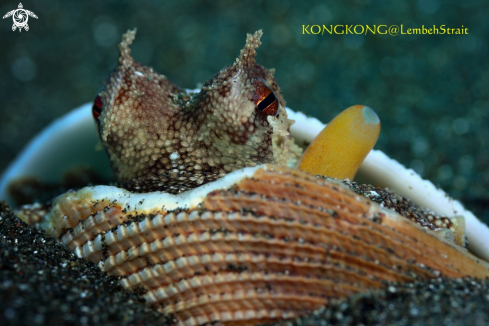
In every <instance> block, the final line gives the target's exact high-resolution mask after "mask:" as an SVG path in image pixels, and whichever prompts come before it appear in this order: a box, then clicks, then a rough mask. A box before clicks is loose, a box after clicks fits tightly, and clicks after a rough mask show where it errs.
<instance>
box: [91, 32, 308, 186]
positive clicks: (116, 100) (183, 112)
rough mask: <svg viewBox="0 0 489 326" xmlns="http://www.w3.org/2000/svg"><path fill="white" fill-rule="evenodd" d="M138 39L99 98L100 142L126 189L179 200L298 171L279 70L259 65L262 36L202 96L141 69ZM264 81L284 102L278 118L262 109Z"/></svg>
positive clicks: (127, 40) (129, 36)
mask: <svg viewBox="0 0 489 326" xmlns="http://www.w3.org/2000/svg"><path fill="white" fill-rule="evenodd" d="M135 35H136V32H135V31H129V32H127V33H126V34H124V36H123V41H122V43H121V44H120V47H119V49H120V57H119V65H118V66H117V68H116V69H115V70H114V72H112V74H111V75H110V76H109V77H108V79H107V81H106V83H105V87H104V89H103V90H102V91H101V92H100V94H99V96H100V98H101V99H102V102H103V108H102V113H101V115H100V118H99V134H100V138H101V140H102V144H103V145H104V147H105V149H106V151H107V153H108V155H109V157H110V160H111V163H112V166H113V168H114V170H115V172H116V174H117V176H118V177H119V180H120V181H121V182H122V183H123V184H124V186H125V187H126V188H129V189H130V190H133V191H138V192H145V191H152V190H163V191H166V192H170V193H179V192H182V191H185V190H187V189H191V188H194V187H197V186H199V185H201V184H204V183H207V182H210V181H213V180H216V179H218V178H219V177H222V176H224V175H225V174H227V173H229V172H231V171H234V170H237V169H239V168H242V167H246V166H254V165H257V164H262V163H274V164H280V165H293V164H295V162H296V161H297V159H298V157H299V155H300V154H301V150H300V149H299V148H298V146H296V145H295V144H294V142H293V140H292V139H291V136H290V134H289V126H290V125H291V124H292V121H291V120H288V119H287V113H286V111H285V101H284V99H283V97H282V95H281V92H280V88H279V86H278V85H277V82H276V80H275V78H274V76H273V73H274V71H273V69H272V70H268V69H266V68H264V67H262V66H260V65H259V64H257V63H256V61H255V56H256V49H257V48H258V46H259V45H260V44H261V42H260V37H261V35H262V32H261V31H258V32H256V33H255V34H253V35H251V34H249V35H248V36H247V40H246V45H245V47H244V49H242V50H241V53H240V55H239V57H238V58H237V59H236V62H235V63H234V64H232V65H230V66H228V67H226V68H224V69H223V70H222V71H221V72H219V73H218V74H216V75H215V76H214V77H213V78H212V79H211V80H209V81H207V82H206V83H205V84H204V86H203V88H202V90H201V91H200V93H198V94H187V93H186V92H185V91H182V90H181V89H180V88H179V87H178V86H176V85H174V84H173V83H172V82H170V81H169V80H168V79H167V78H166V77H165V76H163V75H160V74H158V73H156V72H154V71H153V69H152V68H149V67H145V66H143V65H141V64H140V63H137V62H135V61H134V60H133V58H132V57H131V51H130V49H129V45H130V44H131V43H132V41H133V40H134V38H135ZM257 81H258V82H257ZM262 81H264V82H265V84H267V85H268V86H265V87H271V90H272V91H273V93H274V94H275V95H276V97H277V100H278V102H279V103H280V105H279V111H278V114H277V115H276V116H274V115H267V114H266V113H264V112H260V111H259V110H258V109H257V108H256V104H255V101H254V98H255V92H256V91H257V90H258V89H260V90H261V91H262V88H263V86H262V85H261V83H262Z"/></svg>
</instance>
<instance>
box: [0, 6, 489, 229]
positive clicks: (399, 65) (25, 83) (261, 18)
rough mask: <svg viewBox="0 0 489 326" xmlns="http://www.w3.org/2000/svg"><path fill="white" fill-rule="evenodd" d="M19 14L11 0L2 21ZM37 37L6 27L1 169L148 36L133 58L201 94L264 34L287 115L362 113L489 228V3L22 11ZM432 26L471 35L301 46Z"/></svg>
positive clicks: (0, 94)
mask: <svg viewBox="0 0 489 326" xmlns="http://www.w3.org/2000/svg"><path fill="white" fill-rule="evenodd" d="M17 5H18V3H17V2H14V1H8V2H5V1H3V2H2V4H1V5H0V14H1V15H2V16H3V15H4V14H5V13H6V12H8V11H10V10H13V9H16V8H17ZM23 5H24V8H25V9H28V10H31V11H33V12H34V13H35V14H36V15H37V16H38V17H39V18H38V19H34V18H29V22H28V23H29V26H30V30H29V31H28V32H26V31H22V32H21V33H19V32H18V31H16V32H12V30H11V26H12V20H11V18H8V19H4V20H1V21H0V49H1V51H0V154H1V155H0V171H2V170H3V169H5V168H6V167H7V165H8V164H9V162H10V161H11V160H12V159H13V158H14V157H15V156H16V154H17V153H18V152H19V151H20V150H21V149H22V147H23V146H24V145H25V144H26V143H27V142H28V141H29V140H30V139H31V138H32V137H33V136H34V135H35V134H36V133H37V132H39V131H40V130H42V128H44V127H45V126H46V125H47V124H49V123H50V122H51V121H52V120H53V119H55V118H56V117H58V116H60V115H62V114H64V113H66V112H68V111H70V110H71V109H72V108H74V107H77V106H79V105H81V104H83V103H86V102H89V101H92V100H93V98H94V96H95V94H96V93H97V91H98V90H99V88H100V87H101V85H102V83H103V80H104V78H105V76H106V75H107V74H108V73H109V72H110V71H111V69H113V68H114V66H115V65H116V60H117V44H118V42H119V41H120V38H121V34H122V33H123V32H125V31H126V30H127V29H130V28H134V27H137V28H138V36H137V38H136V41H135V44H134V46H133V54H134V57H135V58H136V60H138V61H140V62H142V63H143V64H146V65H149V66H152V67H154V68H155V69H156V70H157V71H159V72H161V73H164V74H165V75H167V76H168V77H169V78H170V79H172V80H173V81H174V82H176V83H177V84H179V85H180V86H182V87H186V88H193V87H196V86H197V85H198V84H199V83H203V82H204V81H206V80H207V79H209V78H210V77H211V76H212V75H213V74H214V73H217V72H218V71H219V70H220V69H222V68H223V67H224V66H225V65H227V64H230V63H232V62H233V61H234V59H235V58H236V56H237V55H238V53H239V50H240V49H241V48H242V46H243V45H244V42H245V38H246V33H250V32H254V31H256V30H258V29H263V31H264V36H263V38H262V42H263V45H262V46H261V47H260V49H259V50H258V62H259V63H260V64H262V65H264V66H266V67H268V68H272V67H274V68H276V70H277V72H276V78H277V81H278V83H279V85H280V86H281V88H282V90H283V94H284V97H285V99H286V101H287V104H288V106H289V107H290V108H292V109H294V110H298V111H304V112H306V113H307V114H309V115H312V116H315V117H317V118H319V119H320V120H322V121H323V122H327V121H329V120H330V119H332V118H333V117H334V116H335V115H336V114H337V113H339V112H340V111H341V110H343V109H345V108H347V107H349V106H351V105H354V104H365V105H368V106H370V107H372V108H373V109H374V110H375V111H376V112H377V113H378V115H379V116H380V119H381V121H382V132H381V136H380V139H379V142H378V144H377V146H376V148H378V149H381V150H383V151H384V152H386V153H387V154H388V155H390V156H391V157H393V158H395V159H397V160H398V161H399V162H401V163H402V164H404V165H406V166H408V167H411V168H413V169H415V170H416V171H418V172H419V173H420V174H421V175H422V176H423V177H425V178H427V179H430V180H432V181H433V182H434V183H435V184H436V185H439V186H441V187H442V188H443V189H445V190H446V191H448V192H449V193H450V194H451V195H452V196H453V197H455V198H457V199H460V200H462V202H463V203H464V204H465V205H466V206H467V208H469V209H471V210H473V211H474V212H475V213H476V214H477V215H479V216H480V217H481V218H482V219H484V220H485V221H486V222H487V221H489V209H487V208H485V206H487V204H488V203H489V192H488V191H487V189H488V188H489V187H488V184H489V168H488V167H489V150H488V149H489V120H488V119H489V74H488V72H489V62H488V60H487V59H488V57H489V56H488V54H489V46H488V43H487V39H488V38H489V23H488V19H487V17H488V14H489V10H488V8H489V5H488V3H487V2H486V1H483V0H469V1H464V2H461V1H451V0H448V1H441V0H418V1H411V2H407V1H401V0H395V1H369V0H357V1H336V2H334V3H333V2H332V1H307V2H306V1H304V2H302V3H299V2H296V1H234V2H231V1H130V2H129V1H104V2H94V1H91V2H89V1H47V0H36V1H27V2H23ZM314 24H318V25H323V24H325V25H336V24H341V25H345V24H353V25H366V24H368V25H370V26H373V25H381V24H384V25H387V26H390V25H398V26H399V27H400V26H401V25H403V28H404V30H406V29H407V28H412V27H418V28H421V27H422V25H425V27H427V28H431V27H432V26H433V25H437V26H441V25H445V27H449V28H461V27H462V25H463V27H464V28H468V32H469V34H468V35H398V36H389V35H378V34H377V35H370V34H369V35H329V34H325V35H303V34H302V25H314Z"/></svg>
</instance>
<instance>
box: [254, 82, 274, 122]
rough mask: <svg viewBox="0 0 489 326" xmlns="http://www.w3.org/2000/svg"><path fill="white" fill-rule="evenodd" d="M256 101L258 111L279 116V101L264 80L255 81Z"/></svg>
mask: <svg viewBox="0 0 489 326" xmlns="http://www.w3.org/2000/svg"><path fill="white" fill-rule="evenodd" d="M254 84H255V94H254V96H253V97H254V101H255V105H256V108H257V109H258V111H260V112H262V113H264V114H266V115H273V116H276V115H277V114H278V100H277V97H276V96H275V94H274V93H273V91H272V88H271V87H270V85H268V83H267V82H266V81H265V80H264V79H263V78H257V79H256V80H255V83H254Z"/></svg>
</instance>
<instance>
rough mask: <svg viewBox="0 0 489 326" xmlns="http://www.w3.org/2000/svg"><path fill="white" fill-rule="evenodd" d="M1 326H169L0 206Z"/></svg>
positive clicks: (115, 281)
mask: <svg viewBox="0 0 489 326" xmlns="http://www.w3.org/2000/svg"><path fill="white" fill-rule="evenodd" d="M0 211H1V212H0V325H94V324H97V325H159V326H162V325H171V322H170V321H171V319H170V318H165V317H164V316H162V315H161V314H159V313H157V312H156V311H154V310H152V309H151V308H149V307H147V306H146V305H145V303H144V300H142V299H141V298H139V296H138V295H137V294H135V293H128V292H126V291H124V290H123V289H122V287H121V286H120V285H119V282H118V279H117V278H116V277H113V276H108V275H107V274H106V273H103V272H101V271H100V269H99V268H98V267H96V266H95V265H94V264H92V263H90V262H88V261H85V260H84V259H79V258H78V257H76V255H75V254H74V253H73V252H71V251H70V250H69V249H67V248H65V247H64V246H62V245H60V244H59V243H58V242H57V241H55V240H54V239H53V238H50V237H48V236H46V235H45V234H44V232H39V231H37V230H35V229H33V228H30V227H28V226H27V224H25V223H24V222H23V221H21V220H20V219H19V218H18V217H16V216H15V215H14V214H13V213H12V212H11V211H10V209H9V208H8V207H6V206H5V205H3V204H0Z"/></svg>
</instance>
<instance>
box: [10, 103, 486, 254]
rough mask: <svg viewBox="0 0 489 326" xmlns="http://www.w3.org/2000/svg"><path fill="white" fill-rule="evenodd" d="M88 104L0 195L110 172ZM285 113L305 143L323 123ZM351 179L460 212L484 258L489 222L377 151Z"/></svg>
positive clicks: (48, 138) (46, 133) (40, 141)
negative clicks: (16, 185)
mask: <svg viewBox="0 0 489 326" xmlns="http://www.w3.org/2000/svg"><path fill="white" fill-rule="evenodd" d="M91 107H92V103H87V104H85V105H83V106H81V107H79V108H77V109H75V110H73V111H72V112H70V113H68V114H66V115H65V116H63V117H61V118H59V119H57V120H55V121H54V122H53V123H51V124H50V125H49V126H48V127H46V129H44V130H43V131H42V132H41V133H39V134H38V135H37V136H36V137H35V138H34V139H33V140H32V141H31V142H30V143H29V144H28V145H27V146H26V147H25V148H24V150H23V151H22V152H21V153H20V154H19V156H18V157H17V158H16V159H15V160H14V161H13V162H12V163H11V164H10V166H9V167H8V168H7V169H6V170H5V172H4V173H3V175H2V178H1V179H0V199H5V200H6V201H7V202H8V203H10V204H13V200H12V198H11V197H10V196H9V195H8V192H7V188H8V185H9V184H10V183H11V182H12V181H13V180H16V179H19V178H22V177H36V178H39V179H40V180H42V181H45V182H55V181H56V180H60V179H61V177H62V175H63V174H64V173H65V172H66V171H67V170H70V169H71V168H75V167H80V166H86V167H92V168H93V169H94V170H95V171H97V172H98V173H100V175H106V176H107V175H111V174H112V171H111V169H110V164H109V161H108V158H107V156H106V154H105V152H104V151H103V150H96V146H97V144H98V139H97V133H96V130H95V124H94V122H93V118H92V113H91ZM287 114H288V116H289V119H292V120H295V124H294V125H292V127H291V128H290V130H291V134H292V136H293V137H294V139H295V140H296V141H297V143H298V144H300V145H304V144H308V143H310V142H311V141H312V140H313V139H314V138H315V137H316V135H317V134H318V133H319V132H320V131H321V130H322V129H323V128H324V127H325V124H323V123H321V122H320V121H319V120H317V119H316V118H311V117H307V116H305V115H304V114H303V113H300V112H294V111H292V110H290V109H288V108H287ZM250 172H251V171H250ZM356 180H358V181H361V182H364V183H371V184H374V185H377V186H382V187H388V188H390V189H392V190H394V191H397V192H398V193H399V194H401V195H402V196H404V197H407V198H409V199H411V200H412V201H413V202H414V203H416V204H417V205H418V206H420V207H427V208H429V209H431V210H433V211H434V212H435V213H438V214H441V215H444V216H448V217H453V216H457V215H463V216H464V217H465V223H466V228H465V230H466V235H467V239H468V242H469V250H470V251H471V252H473V253H474V254H476V255H477V256H479V257H481V258H484V259H485V260H487V261H489V240H487V239H489V228H488V226H487V225H485V224H484V223H482V222H480V221H479V220H478V219H477V218H476V217H475V216H474V214H472V213H471V212H470V211H468V210H466V209H464V207H463V206H462V204H461V203H460V202H458V201H456V200H454V199H452V198H450V197H449V196H448V195H447V194H446V193H445V192H444V191H443V190H441V189H437V188H436V187H435V186H434V185H433V184H432V183H431V182H430V181H427V180H423V179H422V178H421V177H420V176H419V175H418V174H417V173H416V172H414V171H413V170H411V169H406V168H405V167H404V166H402V165H401V164H400V163H399V162H397V161H395V160H393V159H391V158H389V157H388V156H387V155H385V154H384V153H383V152H382V151H379V150H372V151H371V152H370V153H369V154H368V156H367V158H366V159H365V161H364V162H363V164H362V166H361V167H360V169H359V171H358V174H357V177H356ZM196 191H197V192H198V191H200V190H197V189H196Z"/></svg>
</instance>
